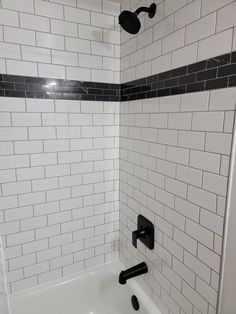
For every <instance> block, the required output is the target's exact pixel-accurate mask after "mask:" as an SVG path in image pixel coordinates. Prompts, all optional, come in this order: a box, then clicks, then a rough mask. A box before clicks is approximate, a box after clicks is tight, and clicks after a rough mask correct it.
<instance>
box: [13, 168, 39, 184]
mask: <svg viewBox="0 0 236 314" xmlns="http://www.w3.org/2000/svg"><path fill="white" fill-rule="evenodd" d="M16 175H17V180H18V181H21V180H32V179H39V178H43V177H44V168H43V167H32V168H22V169H16Z"/></svg>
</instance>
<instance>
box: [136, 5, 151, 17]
mask: <svg viewBox="0 0 236 314" xmlns="http://www.w3.org/2000/svg"><path fill="white" fill-rule="evenodd" d="M151 11H152V9H151V8H150V7H140V8H138V9H137V10H136V11H135V14H137V15H139V13H141V12H147V13H149V12H151Z"/></svg>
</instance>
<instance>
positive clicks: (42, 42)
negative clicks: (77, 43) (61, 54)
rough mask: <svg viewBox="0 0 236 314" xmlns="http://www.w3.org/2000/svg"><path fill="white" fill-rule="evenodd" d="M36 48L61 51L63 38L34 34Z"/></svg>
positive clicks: (63, 44) (63, 46)
mask: <svg viewBox="0 0 236 314" xmlns="http://www.w3.org/2000/svg"><path fill="white" fill-rule="evenodd" d="M36 41H37V46H39V47H45V48H52V49H59V50H63V49H64V48H65V43H64V37H63V36H60V35H53V34H49V33H40V32H37V33H36Z"/></svg>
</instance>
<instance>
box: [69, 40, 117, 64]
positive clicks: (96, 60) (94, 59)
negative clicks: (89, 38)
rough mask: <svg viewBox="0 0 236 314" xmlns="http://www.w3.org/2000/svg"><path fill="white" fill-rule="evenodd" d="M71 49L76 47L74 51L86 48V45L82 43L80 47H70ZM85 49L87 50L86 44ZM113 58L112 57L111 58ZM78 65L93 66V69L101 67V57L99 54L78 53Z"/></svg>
mask: <svg viewBox="0 0 236 314" xmlns="http://www.w3.org/2000/svg"><path fill="white" fill-rule="evenodd" d="M72 49H73V50H74V49H76V51H78V50H83V49H86V46H85V47H84V45H82V46H80V47H78V46H77V47H75V48H72ZM87 51H89V46H87ZM112 60H113V59H112ZM79 66H80V67H85V68H89V67H92V68H95V69H101V68H102V57H101V56H92V55H89V54H80V55H79Z"/></svg>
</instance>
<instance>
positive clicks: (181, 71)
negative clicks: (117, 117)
mask: <svg viewBox="0 0 236 314" xmlns="http://www.w3.org/2000/svg"><path fill="white" fill-rule="evenodd" d="M233 86H236V51H234V52H232V53H228V54H224V55H221V56H217V57H214V58H211V59H207V60H204V61H200V62H197V63H193V64H190V65H187V66H183V67H180V68H176V69H173V70H170V71H166V72H162V73H159V74H156V75H152V76H148V77H145V78H142V79H139V80H135V81H131V82H128V83H124V84H121V88H120V90H121V101H129V100H136V99H146V98H153V97H163V96H172V95H178V94H186V93H192V92H200V91H207V90H212V89H218V88H226V87H233Z"/></svg>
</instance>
